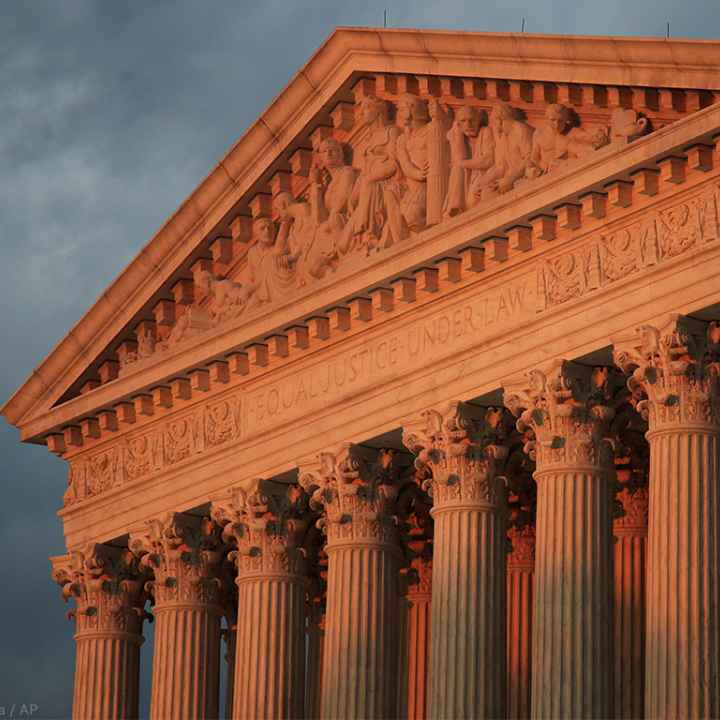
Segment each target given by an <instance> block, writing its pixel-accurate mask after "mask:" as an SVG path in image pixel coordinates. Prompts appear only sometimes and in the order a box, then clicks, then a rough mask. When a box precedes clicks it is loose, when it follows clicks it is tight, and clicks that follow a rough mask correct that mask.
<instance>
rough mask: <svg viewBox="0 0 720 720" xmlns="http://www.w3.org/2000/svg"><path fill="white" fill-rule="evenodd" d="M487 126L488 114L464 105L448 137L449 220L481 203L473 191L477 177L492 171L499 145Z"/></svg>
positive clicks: (447, 205)
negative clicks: (496, 148) (496, 147)
mask: <svg viewBox="0 0 720 720" xmlns="http://www.w3.org/2000/svg"><path fill="white" fill-rule="evenodd" d="M487 123H488V118H487V113H486V112H485V111H484V110H481V109H480V108H476V107H473V106H472V105H464V106H463V107H461V108H459V109H458V110H457V112H456V114H455V122H454V123H453V126H452V128H450V131H449V132H448V133H447V139H448V141H449V146H450V163H451V165H450V178H449V183H448V191H447V198H446V201H445V215H447V216H449V217H452V216H453V215H459V214H460V213H461V212H463V211H464V210H467V209H468V208H470V207H472V206H473V205H476V204H477V202H478V201H479V200H480V196H479V195H475V194H474V193H472V192H470V189H471V188H472V187H473V185H474V183H475V180H476V177H478V176H479V175H480V174H482V173H484V172H486V171H488V170H489V169H490V168H491V167H492V166H493V163H494V161H495V142H494V139H493V134H492V131H491V130H490V128H489V127H488V126H487Z"/></svg>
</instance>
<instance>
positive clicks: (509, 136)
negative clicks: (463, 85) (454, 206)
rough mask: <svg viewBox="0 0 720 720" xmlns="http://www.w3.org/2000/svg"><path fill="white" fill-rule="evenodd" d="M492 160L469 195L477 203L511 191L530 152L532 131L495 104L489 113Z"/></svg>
mask: <svg viewBox="0 0 720 720" xmlns="http://www.w3.org/2000/svg"><path fill="white" fill-rule="evenodd" d="M490 129H491V131H492V134H493V143H494V156H493V164H492V166H491V167H490V168H489V169H488V170H486V171H485V172H482V173H479V174H478V175H477V176H476V177H475V178H474V179H473V181H472V184H471V188H470V191H471V193H472V194H473V195H474V196H475V197H476V198H479V199H486V198H491V197H495V196H496V195H498V194H502V193H506V192H508V191H509V190H512V189H513V187H514V186H515V183H516V182H517V181H518V180H520V178H522V177H524V176H525V171H526V169H527V166H528V163H529V161H530V152H531V150H532V136H533V128H532V127H531V126H530V125H528V124H527V123H526V122H524V121H523V120H521V119H520V116H519V114H518V113H517V112H516V111H515V110H514V109H513V108H512V107H510V105H508V104H507V103H504V102H498V103H497V104H496V105H495V106H494V107H493V109H492V111H491V112H490Z"/></svg>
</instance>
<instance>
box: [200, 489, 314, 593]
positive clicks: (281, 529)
mask: <svg viewBox="0 0 720 720" xmlns="http://www.w3.org/2000/svg"><path fill="white" fill-rule="evenodd" d="M255 485H256V488H255V489H254V490H252V491H246V490H244V489H243V488H234V489H232V490H231V491H230V492H229V493H228V494H227V495H226V496H225V497H223V498H218V499H216V500H214V501H213V503H212V516H213V518H214V519H215V521H216V522H217V523H218V525H220V526H221V527H222V528H223V530H222V537H223V539H224V540H225V542H226V543H227V544H228V545H230V546H231V547H234V548H236V549H235V550H233V551H232V552H231V553H230V555H229V557H230V559H231V560H233V561H234V562H235V563H236V565H237V569H238V582H242V581H243V580H244V579H246V578H250V577H267V576H269V575H300V574H302V572H303V569H304V558H303V553H302V550H301V545H302V540H303V536H304V534H305V531H306V530H307V527H308V510H307V507H308V503H307V496H306V495H305V493H304V492H303V490H302V488H299V487H298V486H297V485H290V486H286V485H282V484H280V483H268V482H266V481H263V480H258V481H257V482H256V483H255Z"/></svg>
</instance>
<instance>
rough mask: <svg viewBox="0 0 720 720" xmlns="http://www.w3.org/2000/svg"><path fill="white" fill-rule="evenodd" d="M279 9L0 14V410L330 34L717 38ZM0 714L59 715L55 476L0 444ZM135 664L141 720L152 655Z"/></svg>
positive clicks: (11, 6)
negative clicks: (33, 708)
mask: <svg viewBox="0 0 720 720" xmlns="http://www.w3.org/2000/svg"><path fill="white" fill-rule="evenodd" d="M344 5H345V4H343V3H338V2H333V3H331V2H322V1H318V0H310V1H309V2H302V3H292V2H288V1H287V0H270V1H266V2H262V3H249V2H230V1H221V0H213V2H199V1H194V2H192V1H189V0H188V1H186V2H169V1H167V2H163V1H157V0H156V2H153V3H147V2H144V1H142V2H141V1H139V0H126V1H125V2H111V1H105V2H96V1H92V0H62V2H57V1H56V2H49V1H46V2H42V1H40V0H33V2H26V1H24V0H4V2H3V3H2V4H1V5H0V114H1V116H2V123H0V179H1V181H0V186H1V187H2V193H0V248H1V253H2V254H1V255H0V304H1V305H2V307H3V308H4V311H3V313H2V316H1V322H2V332H1V333H0V337H2V341H3V345H2V359H3V360H2V370H3V372H2V374H1V377H0V397H2V399H3V400H4V399H5V398H7V397H8V395H9V394H10V393H11V392H12V391H14V389H15V388H16V387H17V386H18V385H19V384H20V383H21V382H22V381H23V380H24V379H25V377H26V376H27V374H28V373H29V371H30V370H31V369H32V367H34V366H35V365H36V364H37V363H38V362H39V361H40V360H41V359H42V357H43V356H44V355H45V354H46V353H47V352H48V351H49V350H50V348H51V347H52V346H53V345H54V344H55V343H56V342H57V341H58V340H59V339H60V338H61V337H62V336H63V335H64V334H65V332H66V331H67V330H68V329H69V328H70V326H71V325H72V324H73V323H74V322H75V321H76V320H77V319H78V318H79V317H80V316H81V314H82V313H83V312H84V311H85V310H86V309H87V307H88V306H89V305H90V304H91V303H92V302H93V301H94V300H95V298H96V297H97V296H98V295H99V294H100V293H101V292H102V290H103V289H104V288H105V287H106V286H107V285H108V283H109V282H110V281H111V280H112V279H113V278H114V277H115V276H116V275H117V274H118V273H119V272H120V271H121V270H122V268H123V267H124V266H125V265H126V264H127V262H128V261H129V260H130V259H131V258H132V256H133V255H134V254H135V253H136V252H137V251H138V250H139V248H140V247H141V246H142V245H143V244H144V243H145V242H146V241H147V239H148V238H149V237H150V236H151V235H152V234H153V232H154V231H155V230H156V229H157V227H158V226H159V225H160V224H161V223H162V222H163V220H164V219H165V218H166V217H167V216H168V215H169V214H170V213H171V212H172V211H173V210H174V209H175V207H177V205H178V204H179V203H180V202H181V200H182V199H183V198H184V197H185V196H186V195H187V194H188V193H189V192H190V191H191V190H192V189H193V187H194V186H195V185H196V184H197V183H198V182H199V181H200V180H201V179H202V178H203V177H204V176H205V174H206V173H207V171H208V170H209V169H210V168H211V167H212V166H213V164H214V163H215V162H216V161H217V160H218V159H219V158H220V157H221V156H222V154H223V153H224V152H225V151H226V150H227V149H228V148H229V147H230V146H231V145H232V144H233V143H234V141H235V140H236V139H237V138H238V137H239V135H240V134H241V133H242V131H243V130H244V129H245V128H246V127H247V126H248V124H249V123H250V122H252V120H254V118H255V117H256V116H257V115H258V114H259V113H260V112H261V111H262V110H263V108H264V107H265V106H266V105H267V104H268V103H269V102H270V100H271V99H272V98H273V97H274V96H275V95H276V94H277V93H278V92H279V91H280V90H281V89H282V87H283V86H284V85H285V83H286V82H287V81H288V80H289V79H290V77H291V76H292V75H293V73H294V72H295V71H296V70H297V68H298V67H300V65H302V64H303V63H304V62H305V61H306V60H307V58H308V57H309V55H310V54H311V53H312V52H313V51H314V50H315V49H316V48H317V47H318V46H319V45H320V43H321V42H322V41H323V40H324V39H325V38H326V36H327V35H328V34H329V32H330V31H331V30H332V27H333V26H335V25H379V24H382V17H383V9H384V8H387V9H388V14H389V22H390V25H391V26H404V27H444V28H458V29H468V30H495V31H518V30H519V28H520V21H521V17H522V16H525V17H526V29H527V30H528V31H531V32H563V33H574V34H635V35H660V34H663V33H664V31H665V21H666V20H670V21H671V23H672V32H673V35H675V36H680V35H685V36H690V37H701V36H712V35H715V36H717V34H718V25H719V23H720V21H719V20H718V14H717V7H716V4H714V3H711V2H690V3H678V2H677V0H675V1H674V2H671V1H670V0H659V1H656V2H650V1H649V0H637V1H636V2H634V3H627V2H623V1H622V0H605V1H604V2H598V3H585V2H578V1H577V0H575V1H574V2H571V1H570V0H560V1H557V0H556V1H555V2H550V1H549V0H547V1H545V2H538V1H533V2H527V0H524V2H521V1H520V0H506V2H504V3H503V4H502V7H499V4H498V7H488V4H487V3H478V2H477V1H476V0H472V1H467V2H462V1H461V0H445V2H442V3H437V2H425V3H418V2H410V1H403V2H400V1H398V0H365V1H364V2H357V3H352V7H350V6H349V5H350V4H347V5H348V7H345V6H344ZM0 448H1V451H0V452H1V454H2V457H3V460H4V466H3V470H4V472H3V483H2V486H1V489H0V493H2V501H1V502H0V552H1V553H2V554H3V557H2V569H3V580H4V589H3V593H2V596H1V599H0V606H1V609H2V612H0V618H2V620H1V621H0V622H2V628H0V636H2V638H3V643H2V645H3V652H2V654H1V655H0V708H2V707H6V706H9V705H10V704H11V703H22V702H27V703H31V702H32V703H35V704H37V705H39V706H40V712H39V716H41V717H48V718H50V717H58V718H60V717H68V716H69V712H70V702H71V698H72V676H73V663H74V651H73V640H72V627H71V625H70V624H69V623H67V622H66V621H65V619H64V607H63V604H62V601H61V600H60V598H59V595H58V591H57V588H55V587H54V586H53V585H52V583H51V581H50V579H49V564H48V562H47V556H48V555H51V554H58V553H61V552H62V551H63V540H62V530H61V526H60V523H59V521H58V519H57V518H56V517H55V511H56V510H57V508H58V507H59V506H60V503H61V498H62V493H63V490H64V486H65V475H66V472H65V468H64V465H63V463H62V462H61V461H59V460H56V459H54V458H52V457H51V456H50V455H49V454H48V453H47V452H46V451H45V450H44V449H42V448H35V447H27V446H21V445H20V444H19V443H18V441H17V434H16V432H15V431H14V430H12V429H10V428H8V427H7V426H6V425H3V426H2V427H1V428H0ZM150 651H151V647H150V646H149V645H147V644H146V646H145V648H144V656H145V661H144V662H145V666H144V670H145V674H144V678H143V688H144V692H143V697H144V704H145V707H147V697H148V688H149V656H150V654H151V652H150Z"/></svg>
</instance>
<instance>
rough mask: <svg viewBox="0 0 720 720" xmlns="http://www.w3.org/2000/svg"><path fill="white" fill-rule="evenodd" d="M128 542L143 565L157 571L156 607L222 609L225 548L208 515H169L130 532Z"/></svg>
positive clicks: (154, 582)
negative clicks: (222, 571)
mask: <svg viewBox="0 0 720 720" xmlns="http://www.w3.org/2000/svg"><path fill="white" fill-rule="evenodd" d="M128 544H129V547H130V549H131V550H132V552H133V553H134V554H135V555H136V556H137V557H138V558H139V560H140V565H141V566H142V567H144V568H147V570H148V571H149V572H151V573H152V574H153V578H154V579H153V580H152V581H150V582H148V583H147V589H148V591H149V592H150V593H151V595H152V596H153V598H154V601H155V606H156V608H161V607H164V606H167V605H172V604H191V605H201V606H216V607H217V609H218V612H221V611H222V610H221V603H222V593H221V585H222V583H221V579H220V572H221V566H222V559H223V555H224V551H225V548H224V546H223V544H222V541H221V539H220V529H219V527H218V526H217V525H216V524H215V523H214V522H213V521H212V520H211V519H210V518H209V517H199V516H195V515H188V514H185V513H168V514H166V515H164V516H162V517H159V518H154V519H152V520H148V521H147V522H146V523H145V529H144V530H139V531H136V532H131V533H130V540H129V543H128Z"/></svg>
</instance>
